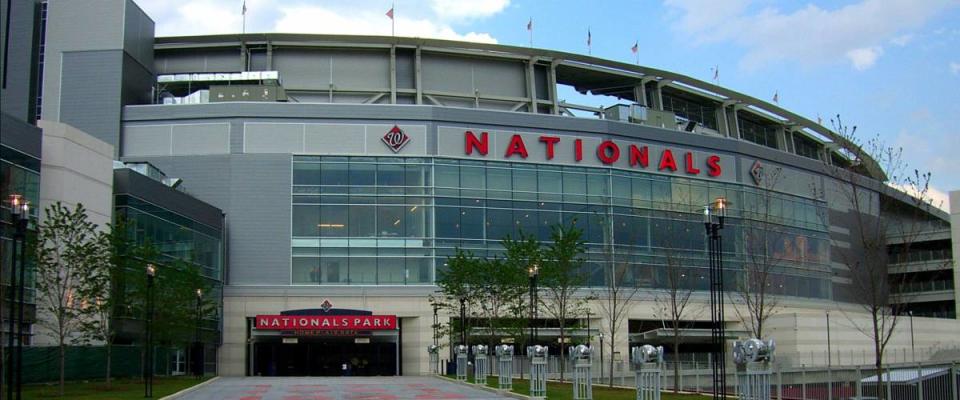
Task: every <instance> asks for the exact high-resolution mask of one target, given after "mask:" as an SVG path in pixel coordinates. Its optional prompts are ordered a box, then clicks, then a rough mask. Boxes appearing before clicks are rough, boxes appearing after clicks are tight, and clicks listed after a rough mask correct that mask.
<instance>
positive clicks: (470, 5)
mask: <svg viewBox="0 0 960 400" xmlns="http://www.w3.org/2000/svg"><path fill="white" fill-rule="evenodd" d="M508 5H510V0H471V1H463V0H433V1H432V2H431V5H430V7H431V8H432V9H433V12H435V13H436V14H437V16H438V17H440V18H441V19H476V18H486V17H489V16H492V15H494V14H497V13H499V12H500V11H503V9H505V8H507V6H508Z"/></svg>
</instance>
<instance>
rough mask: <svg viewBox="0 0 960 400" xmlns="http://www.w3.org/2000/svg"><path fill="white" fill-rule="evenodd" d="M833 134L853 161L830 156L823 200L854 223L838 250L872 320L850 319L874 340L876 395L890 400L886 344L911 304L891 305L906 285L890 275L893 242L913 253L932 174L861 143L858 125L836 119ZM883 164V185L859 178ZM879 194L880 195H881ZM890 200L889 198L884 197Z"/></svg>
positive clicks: (878, 145) (873, 143)
mask: <svg viewBox="0 0 960 400" xmlns="http://www.w3.org/2000/svg"><path fill="white" fill-rule="evenodd" d="M831 122H833V124H834V129H835V131H836V132H837V133H838V134H840V135H841V136H842V137H843V138H844V139H845V140H846V141H848V142H849V143H851V144H852V146H848V148H846V151H847V154H846V155H847V156H848V158H849V159H850V160H849V163H848V162H845V161H844V160H842V159H837V158H833V157H831V160H829V161H828V162H826V163H825V170H826V171H827V174H828V175H829V176H830V178H831V180H830V181H829V182H828V186H827V188H825V189H824V192H823V193H820V195H821V196H822V197H825V198H827V199H828V200H829V201H831V202H833V201H836V202H837V203H838V204H834V205H833V207H834V208H839V209H840V210H843V211H845V212H844V214H845V218H847V219H849V222H850V226H851V229H850V231H851V232H850V238H849V246H834V249H835V250H836V251H837V252H838V253H839V254H838V255H839V258H840V259H841V260H842V263H843V264H844V265H845V266H846V269H847V271H846V273H847V274H848V275H849V278H850V282H851V283H850V296H851V299H850V300H851V301H852V302H855V303H857V304H859V305H860V306H861V307H862V308H863V310H864V311H865V312H866V313H867V314H868V316H869V323H868V324H867V325H866V326H864V325H863V324H861V323H860V322H859V321H858V320H856V319H855V318H849V316H848V318H849V319H850V320H851V323H852V324H853V325H854V326H855V327H856V328H857V329H858V330H860V331H861V332H862V333H863V334H864V335H866V336H867V337H869V338H870V339H871V340H872V341H873V350H874V367H875V368H876V374H877V378H878V379H879V381H878V384H877V388H878V397H879V398H881V399H883V398H886V397H887V394H886V393H884V389H885V387H886V386H885V385H884V382H883V356H884V352H885V351H886V347H887V344H888V343H889V341H890V339H891V338H892V337H893V334H894V332H895V330H896V327H897V324H898V322H899V316H900V315H902V314H903V313H904V306H903V304H905V303H907V302H909V301H908V300H907V299H905V298H903V297H901V298H899V299H897V300H898V301H892V300H893V299H892V298H891V297H892V296H891V295H892V292H893V289H894V288H896V287H897V286H900V285H903V284H905V283H907V280H908V279H909V278H907V275H906V274H900V275H899V276H898V275H897V274H890V273H889V268H888V267H889V259H888V244H889V242H890V241H889V239H890V238H892V237H896V238H897V240H898V242H899V243H902V245H901V250H903V251H909V247H910V245H911V244H912V243H913V242H915V241H916V240H917V238H918V235H919V234H920V233H921V227H922V225H923V224H924V223H925V222H926V221H925V220H926V219H927V218H928V217H927V216H926V215H927V214H928V210H929V209H930V207H931V205H930V204H929V203H930V197H929V182H930V174H929V173H920V172H919V171H916V170H914V171H912V174H911V173H904V171H905V170H906V168H905V165H904V163H903V160H902V158H901V151H902V149H896V148H893V147H888V146H886V145H884V144H883V143H882V142H881V141H880V140H879V139H878V138H874V139H871V140H868V141H866V142H862V141H860V140H859V139H858V138H857V137H856V135H855V133H856V126H854V127H849V126H847V125H844V124H843V122H842V121H841V120H840V117H839V116H837V119H836V121H833V120H831ZM869 165H879V166H880V168H881V172H882V173H885V174H886V175H887V181H886V182H879V181H878V180H876V179H874V178H870V177H868V176H866V175H863V174H861V172H862V171H863V168H867V167H868V166H869ZM884 184H886V185H889V186H892V187H894V188H898V189H897V190H904V191H905V192H906V193H908V194H909V196H905V197H908V198H909V199H908V200H906V201H905V203H901V202H900V200H896V199H892V198H889V197H887V196H889V194H884V193H883V192H884V191H891V189H889V188H886V187H884V186H883V185H884ZM877 192H881V193H880V194H879V195H878V194H877ZM885 197H887V198H885Z"/></svg>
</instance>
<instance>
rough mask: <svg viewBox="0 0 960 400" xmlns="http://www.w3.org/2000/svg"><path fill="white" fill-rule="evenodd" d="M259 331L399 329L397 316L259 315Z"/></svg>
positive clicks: (257, 320) (257, 319) (257, 321)
mask: <svg viewBox="0 0 960 400" xmlns="http://www.w3.org/2000/svg"><path fill="white" fill-rule="evenodd" d="M256 323H257V325H256V328H257V329H258V330H275V331H287V330H326V331H337V330H353V331H382V330H392V329H397V316H396V315H258V316H257V318H256Z"/></svg>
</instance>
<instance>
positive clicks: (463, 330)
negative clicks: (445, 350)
mask: <svg viewBox="0 0 960 400" xmlns="http://www.w3.org/2000/svg"><path fill="white" fill-rule="evenodd" d="M460 343H462V344H463V345H464V346H466V345H467V299H466V298H464V297H461V298H460Z"/></svg>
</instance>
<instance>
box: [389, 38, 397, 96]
mask: <svg viewBox="0 0 960 400" xmlns="http://www.w3.org/2000/svg"><path fill="white" fill-rule="evenodd" d="M390 104H397V46H396V45H393V46H390Z"/></svg>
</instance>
